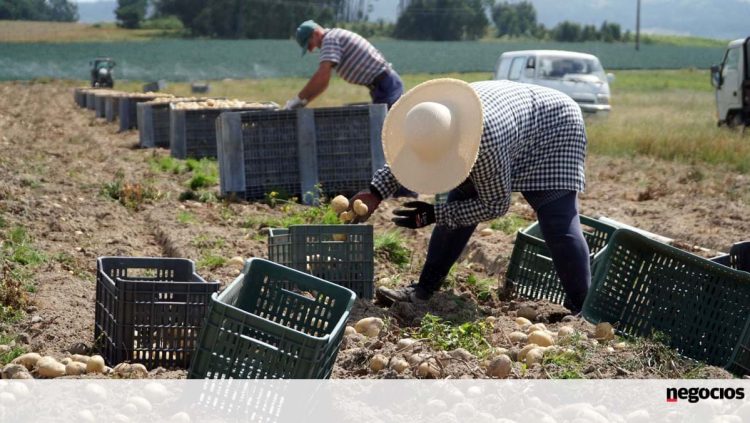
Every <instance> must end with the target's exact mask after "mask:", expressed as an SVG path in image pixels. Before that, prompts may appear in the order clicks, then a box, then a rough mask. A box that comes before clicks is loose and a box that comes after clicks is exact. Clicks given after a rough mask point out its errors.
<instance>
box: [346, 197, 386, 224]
mask: <svg viewBox="0 0 750 423" xmlns="http://www.w3.org/2000/svg"><path fill="white" fill-rule="evenodd" d="M357 200H361V201H362V202H363V203H365V205H366V206H367V214H366V215H364V216H359V215H357V216H355V219H356V222H357V223H359V222H364V221H365V220H367V219H369V218H370V216H372V213H373V212H374V211H375V209H377V208H378V206H380V201H381V199H380V195H379V194H374V193H373V192H372V191H370V190H365V191H360V192H358V193H357V194H356V195H355V196H354V197H352V198H351V200H349V210H352V208H353V207H354V202H355V201H357Z"/></svg>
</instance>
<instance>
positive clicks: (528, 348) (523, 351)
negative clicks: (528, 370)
mask: <svg viewBox="0 0 750 423" xmlns="http://www.w3.org/2000/svg"><path fill="white" fill-rule="evenodd" d="M534 348H539V345H537V344H528V345H526V346H525V347H523V348H521V351H519V352H518V361H526V354H528V353H529V351H531V350H533V349H534Z"/></svg>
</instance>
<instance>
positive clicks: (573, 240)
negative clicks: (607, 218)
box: [419, 179, 591, 313]
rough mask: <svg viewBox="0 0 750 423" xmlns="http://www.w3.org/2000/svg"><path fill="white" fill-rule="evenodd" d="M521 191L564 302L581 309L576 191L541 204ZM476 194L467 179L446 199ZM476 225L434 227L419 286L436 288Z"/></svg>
mask: <svg viewBox="0 0 750 423" xmlns="http://www.w3.org/2000/svg"><path fill="white" fill-rule="evenodd" d="M522 194H523V195H524V197H526V198H527V200H528V199H531V201H529V203H530V204H531V206H532V208H534V211H535V212H536V214H537V217H538V219H539V226H540V229H541V230H542V235H543V236H544V240H545V242H546V243H547V246H548V247H549V249H550V253H551V255H552V262H553V264H554V266H555V270H556V271H557V274H558V276H559V277H560V281H561V282H562V286H563V289H564V290H565V293H566V294H567V295H566V300H565V304H564V305H565V307H567V308H568V309H569V310H571V311H573V312H576V313H577V312H579V311H580V310H581V307H582V306H583V301H584V300H585V299H586V293H587V292H588V288H589V286H590V285H591V269H590V266H591V264H590V262H589V247H588V244H586V240H585V239H584V238H583V231H582V230H581V223H580V219H579V217H578V207H577V204H576V199H577V193H576V192H575V191H570V192H569V193H567V194H565V195H564V196H563V197H560V198H557V199H555V200H552V201H550V202H547V203H545V204H542V205H538V204H534V203H536V201H534V199H535V198H540V197H543V196H539V195H537V194H538V192H534V193H522ZM476 197H477V192H476V189H475V188H474V184H473V183H472V182H471V181H470V180H468V179H467V180H466V181H465V182H464V183H462V184H461V185H459V186H458V187H456V188H454V189H453V190H452V191H450V192H449V193H448V202H449V203H450V202H453V201H461V200H466V199H470V198H476ZM476 227H477V225H472V226H465V227H460V228H456V229H450V228H448V227H447V226H442V225H438V226H435V228H434V229H433V231H432V237H431V238H430V245H429V247H428V249H427V259H426V261H425V264H424V267H423V268H422V274H421V275H420V277H419V285H420V286H421V287H422V288H424V289H426V290H428V291H437V290H438V289H440V285H442V283H443V281H444V280H445V277H446V276H447V275H448V272H449V271H450V269H451V267H452V266H453V264H454V263H455V262H456V261H457V260H458V257H459V256H460V255H461V253H462V252H463V250H464V248H465V247H466V244H467V243H468V242H469V238H471V234H472V233H473V232H474V229H476Z"/></svg>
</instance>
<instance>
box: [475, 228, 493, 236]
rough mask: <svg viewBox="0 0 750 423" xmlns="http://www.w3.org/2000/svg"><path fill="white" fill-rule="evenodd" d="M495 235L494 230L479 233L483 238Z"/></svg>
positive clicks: (486, 229) (484, 230)
mask: <svg viewBox="0 0 750 423" xmlns="http://www.w3.org/2000/svg"><path fill="white" fill-rule="evenodd" d="M494 233H495V231H493V230H492V228H484V229H482V230H481V231H479V235H481V236H490V235H492V234H494Z"/></svg>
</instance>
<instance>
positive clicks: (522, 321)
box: [516, 317, 531, 327]
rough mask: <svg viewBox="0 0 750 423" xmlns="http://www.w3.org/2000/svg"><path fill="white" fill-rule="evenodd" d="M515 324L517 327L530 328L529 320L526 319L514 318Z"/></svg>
mask: <svg viewBox="0 0 750 423" xmlns="http://www.w3.org/2000/svg"><path fill="white" fill-rule="evenodd" d="M516 324H517V325H518V326H519V327H524V326H531V320H529V319H527V318H525V317H516Z"/></svg>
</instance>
